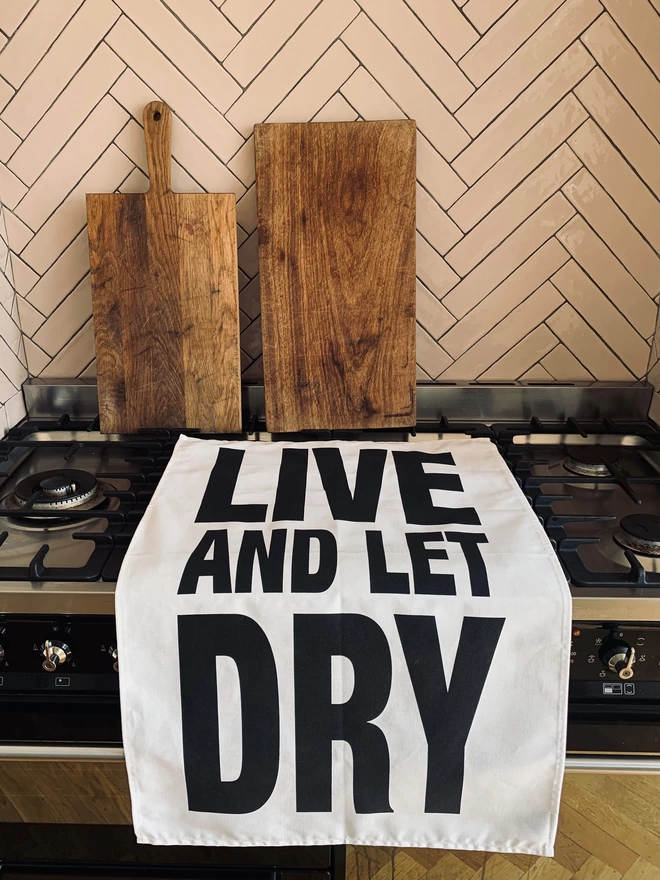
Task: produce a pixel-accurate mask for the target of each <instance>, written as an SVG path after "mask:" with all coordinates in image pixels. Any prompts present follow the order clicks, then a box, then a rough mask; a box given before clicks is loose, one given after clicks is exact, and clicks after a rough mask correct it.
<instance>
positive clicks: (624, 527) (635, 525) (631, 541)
mask: <svg viewBox="0 0 660 880" xmlns="http://www.w3.org/2000/svg"><path fill="white" fill-rule="evenodd" d="M614 537H615V539H616V540H617V542H618V543H619V544H621V545H622V546H623V547H627V548H628V549H629V550H634V551H635V552H636V553H641V554H642V556H660V516H656V515H655V514H653V513H631V514H630V515H629V516H624V517H623V519H622V520H621V522H620V524H619V528H618V529H617V531H616V533H615V535H614Z"/></svg>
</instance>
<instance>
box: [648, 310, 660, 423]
mask: <svg viewBox="0 0 660 880" xmlns="http://www.w3.org/2000/svg"><path fill="white" fill-rule="evenodd" d="M658 299H659V300H660V297H658ZM648 379H649V381H650V382H652V383H653V385H654V387H655V394H654V395H653V402H652V404H651V411H650V415H651V418H653V419H655V420H656V422H657V423H658V424H659V425H660V313H659V314H658V323H657V324H656V328H655V336H654V337H653V339H652V341H651V357H650V358H649V375H648Z"/></svg>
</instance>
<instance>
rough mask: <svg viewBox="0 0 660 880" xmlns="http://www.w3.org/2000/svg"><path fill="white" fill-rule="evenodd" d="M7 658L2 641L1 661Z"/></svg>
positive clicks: (0, 643) (0, 648)
mask: <svg viewBox="0 0 660 880" xmlns="http://www.w3.org/2000/svg"><path fill="white" fill-rule="evenodd" d="M4 659H5V646H4V645H3V644H2V642H0V663H2V661H3V660H4Z"/></svg>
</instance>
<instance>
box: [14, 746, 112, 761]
mask: <svg viewBox="0 0 660 880" xmlns="http://www.w3.org/2000/svg"><path fill="white" fill-rule="evenodd" d="M123 760H124V750H123V749H122V748H120V747H116V746H87V745H80V746H55V745H52V746H51V745H38V746H30V745H0V761H123Z"/></svg>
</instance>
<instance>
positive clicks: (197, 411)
mask: <svg viewBox="0 0 660 880" xmlns="http://www.w3.org/2000/svg"><path fill="white" fill-rule="evenodd" d="M143 121H144V135H145V141H146V147H147V161H148V166H149V179H150V189H149V191H148V192H146V193H129V194H125V195H119V194H114V193H112V194H100V195H88V196H87V219H88V225H89V254H90V264H91V270H92V273H91V277H92V303H93V312H94V339H95V343H96V362H97V375H98V389H99V413H100V420H101V425H100V427H101V431H103V432H108V433H127V432H134V431H137V430H140V429H141V428H199V429H200V430H201V431H203V432H238V431H240V430H241V384H240V353H239V317H238V315H239V312H238V265H237V250H236V196H235V195H234V193H220V194H198V193H194V194H188V193H174V192H172V184H171V164H172V156H171V132H172V121H171V113H170V110H169V108H168V107H167V106H166V105H165V104H162V103H160V102H154V103H151V104H148V105H147V107H145V110H144V116H143Z"/></svg>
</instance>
